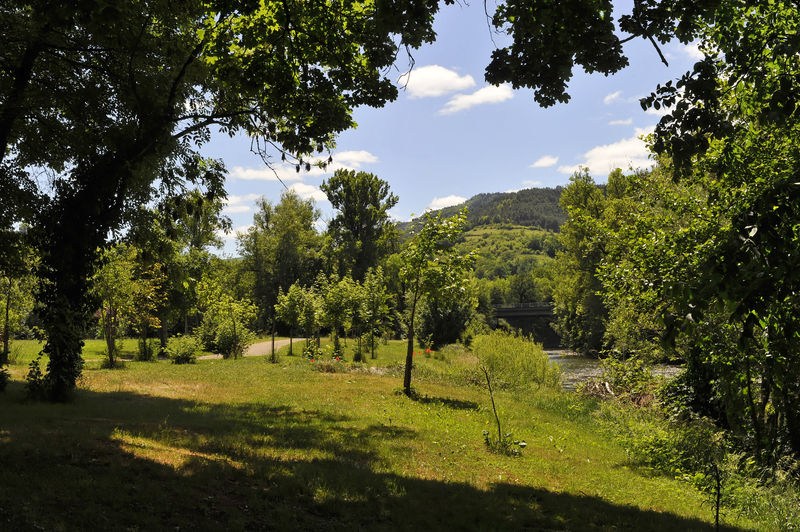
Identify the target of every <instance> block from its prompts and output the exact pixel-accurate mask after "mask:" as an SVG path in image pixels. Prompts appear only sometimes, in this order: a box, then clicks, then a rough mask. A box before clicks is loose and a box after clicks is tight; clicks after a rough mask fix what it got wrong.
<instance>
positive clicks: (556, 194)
mask: <svg viewBox="0 0 800 532" xmlns="http://www.w3.org/2000/svg"><path fill="white" fill-rule="evenodd" d="M562 190H563V187H556V188H526V189H524V190H520V191H519V192H495V193H487V194H478V195H476V196H473V197H471V198H470V199H468V200H467V201H465V202H464V203H462V204H460V205H454V206H452V207H445V208H444V209H440V210H438V211H433V212H440V213H442V215H443V216H452V215H453V214H455V213H456V212H457V211H459V210H461V209H462V208H464V207H467V208H468V209H469V214H468V215H467V218H468V220H469V227H470V228H473V227H478V226H482V225H489V224H500V223H507V224H513V225H517V226H524V227H537V228H542V229H546V230H549V231H558V229H559V227H561V224H562V223H564V222H565V221H566V219H567V215H566V214H565V213H564V211H562V210H561V207H559V206H558V200H559V198H561V191H562ZM416 221H417V219H415V220H413V221H412V222H408V223H405V224H401V225H400V227H401V229H403V230H406V229H407V228H408V227H409V226H410V225H413V224H414V223H415V222H416Z"/></svg>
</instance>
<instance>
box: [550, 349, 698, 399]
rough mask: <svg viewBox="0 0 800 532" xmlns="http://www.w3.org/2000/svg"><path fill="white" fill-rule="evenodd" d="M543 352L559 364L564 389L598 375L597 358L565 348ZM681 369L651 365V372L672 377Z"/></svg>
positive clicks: (678, 367)
mask: <svg viewBox="0 0 800 532" xmlns="http://www.w3.org/2000/svg"><path fill="white" fill-rule="evenodd" d="M545 352H546V353H547V356H548V357H549V358H550V360H551V361H552V362H555V363H556V364H558V365H559V366H561V371H563V374H564V380H563V381H562V387H563V388H564V389H565V390H574V389H575V388H577V386H578V385H579V384H580V383H582V382H586V381H588V380H590V379H594V378H596V377H599V376H600V372H601V370H600V360H599V359H597V358H590V357H585V356H581V355H579V354H577V353H575V352H573V351H569V350H567V349H551V350H547V351H545ZM681 369H682V368H681V367H680V366H670V365H667V364H656V365H655V366H653V374H655V375H663V376H665V377H674V376H675V375H677V374H678V373H680V371H681Z"/></svg>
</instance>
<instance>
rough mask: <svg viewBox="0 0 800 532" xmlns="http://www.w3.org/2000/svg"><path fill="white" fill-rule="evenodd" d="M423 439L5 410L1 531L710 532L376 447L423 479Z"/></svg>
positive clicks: (202, 414)
mask: <svg viewBox="0 0 800 532" xmlns="http://www.w3.org/2000/svg"><path fill="white" fill-rule="evenodd" d="M437 402H441V401H438V400H437ZM417 437H418V436H417V433H416V432H415V431H413V430H410V429H404V428H400V427H391V426H384V425H369V426H364V425H363V423H359V420H358V419H355V418H352V417H349V416H346V415H335V414H331V413H326V412H322V411H317V410H303V409H297V408H293V407H291V406H285V405H266V404H261V403H244V404H221V405H220V404H209V403H202V402H193V401H186V400H180V399H169V398H164V397H155V396H148V395H143V394H136V393H129V392H114V393H96V392H86V391H81V392H79V394H78V396H77V397H76V400H75V402H74V403H73V404H68V405H49V404H48V405H43V404H37V403H29V404H23V403H15V402H13V401H12V400H10V399H9V398H7V397H5V398H0V486H2V489H0V529H8V530H28V529H34V528H44V529H64V530H80V529H87V528H100V529H109V530H116V529H139V530H161V529H167V528H169V529H176V528H182V529H193V530H264V529H270V530H271V529H278V530H311V529H320V530H346V529H347V530H352V529H365V530H445V529H448V530H449V529H465V530H598V529H599V530H605V529H615V530H620V529H622V530H681V531H684V530H712V528H713V526H712V525H709V524H708V523H704V522H701V521H698V520H695V519H687V518H683V517H679V516H675V515H671V514H666V513H660V512H655V511H648V510H641V509H638V508H635V507H631V506H623V505H617V504H613V503H610V502H608V501H605V500H603V499H601V498H598V497H591V496H578V495H572V494H565V493H556V492H551V491H547V490H544V489H536V488H531V487H526V486H517V485H512V484H508V483H496V484H493V485H491V486H490V487H489V488H488V489H486V490H482V489H478V488H476V487H475V486H472V485H470V484H467V483H461V482H446V481H441V480H430V479H422V478H417V477H416V476H412V475H413V473H409V474H398V473H396V472H394V471H397V469H398V468H397V467H396V466H395V467H392V464H390V463H386V460H387V458H385V456H387V455H386V453H385V452H384V453H380V452H378V451H379V449H380V447H381V446H390V447H391V449H393V450H394V452H396V453H401V454H402V453H408V455H407V456H403V457H401V459H402V460H403V462H404V463H408V464H409V465H410V466H411V467H414V466H415V465H416V462H415V456H414V455H413V454H411V453H412V451H411V448H412V445H411V444H412V443H413V441H414V440H415V439H416V438H417ZM395 459H396V456H395V455H392V457H391V460H395Z"/></svg>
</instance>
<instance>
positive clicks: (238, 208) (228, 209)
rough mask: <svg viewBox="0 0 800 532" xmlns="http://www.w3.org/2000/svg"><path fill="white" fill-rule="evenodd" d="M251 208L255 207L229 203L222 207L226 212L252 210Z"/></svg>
mask: <svg viewBox="0 0 800 532" xmlns="http://www.w3.org/2000/svg"><path fill="white" fill-rule="evenodd" d="M251 210H253V209H252V207H250V205H228V206H227V207H225V208H224V209H222V212H224V213H225V214H237V213H240V212H250V211H251Z"/></svg>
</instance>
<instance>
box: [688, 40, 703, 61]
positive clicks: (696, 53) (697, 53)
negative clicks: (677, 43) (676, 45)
mask: <svg viewBox="0 0 800 532" xmlns="http://www.w3.org/2000/svg"><path fill="white" fill-rule="evenodd" d="M683 53H685V54H686V55H688V56H689V57H690V58H691V59H703V58H704V57H705V54H703V52H702V51H701V50H700V44H699V43H697V42H693V43H690V44H686V45H684V46H683Z"/></svg>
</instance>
